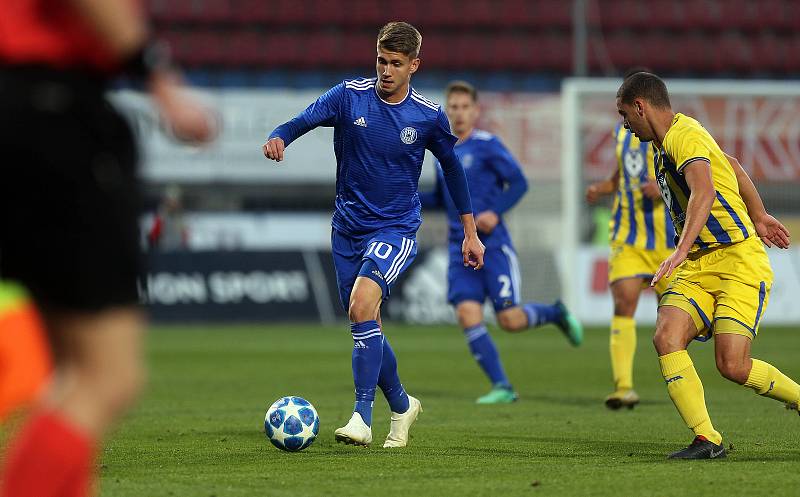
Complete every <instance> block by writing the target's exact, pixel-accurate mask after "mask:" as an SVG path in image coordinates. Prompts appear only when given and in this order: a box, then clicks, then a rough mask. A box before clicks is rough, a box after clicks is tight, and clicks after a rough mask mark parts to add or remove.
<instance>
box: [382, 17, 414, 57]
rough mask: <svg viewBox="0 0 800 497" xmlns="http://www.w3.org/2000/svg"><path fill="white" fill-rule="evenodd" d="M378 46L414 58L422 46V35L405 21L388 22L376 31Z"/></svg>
mask: <svg viewBox="0 0 800 497" xmlns="http://www.w3.org/2000/svg"><path fill="white" fill-rule="evenodd" d="M378 48H382V49H384V50H386V51H388V52H397V53H401V54H403V55H405V56H407V57H409V58H412V59H416V58H417V57H419V51H420V48H422V35H421V34H420V33H419V31H417V28H415V27H414V26H412V25H411V24H409V23H407V22H390V23H387V24H386V25H385V26H383V27H382V28H381V30H380V31H378Z"/></svg>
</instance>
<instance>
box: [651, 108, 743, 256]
mask: <svg viewBox="0 0 800 497" xmlns="http://www.w3.org/2000/svg"><path fill="white" fill-rule="evenodd" d="M661 145H662V146H661V149H660V150H657V151H656V154H657V157H656V178H657V179H658V184H659V187H660V188H661V194H662V195H663V197H664V201H665V202H666V203H667V205H668V206H669V209H670V213H671V214H672V222H673V224H674V225H675V229H676V231H677V232H678V235H679V236H680V233H681V231H683V223H684V221H685V220H686V205H687V204H688V203H689V195H690V193H691V191H690V190H689V186H688V184H687V183H686V178H685V177H684V176H683V168H685V167H686V165H687V164H689V163H690V162H693V161H696V160H700V161H704V162H707V163H708V164H709V165H710V167H711V178H712V180H713V181H714V188H715V189H716V191H717V197H716V199H715V200H714V204H713V205H712V206H711V214H709V216H708V221H706V225H705V226H704V227H703V229H702V230H701V231H700V235H699V236H698V237H697V239H696V240H695V243H694V245H692V248H691V251H694V250H697V249H704V248H711V247H716V246H719V245H722V244H730V243H736V242H740V241H742V240H745V239H747V238H750V237H751V236H756V230H755V228H754V227H753V222H752V221H751V220H750V216H749V215H748V214H747V206H745V203H744V199H742V196H741V194H740V193H739V182H738V181H737V180H736V173H735V172H734V170H733V167H731V164H730V163H729V162H728V159H727V158H726V157H725V154H723V153H722V150H721V149H720V148H719V145H717V142H716V141H714V138H712V137H711V134H709V132H708V131H706V129H705V128H703V126H702V125H701V124H700V123H699V122H697V121H696V120H695V119H692V118H691V117H688V116H686V115H684V114H680V113H678V114H675V118H674V119H673V120H672V125H671V126H670V128H669V130H667V134H666V136H665V137H664V142H663V143H662V144H661ZM654 148H655V147H654Z"/></svg>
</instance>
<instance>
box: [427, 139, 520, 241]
mask: <svg viewBox="0 0 800 497" xmlns="http://www.w3.org/2000/svg"><path fill="white" fill-rule="evenodd" d="M455 152H456V155H458V158H459V159H460V161H461V164H462V165H463V166H464V172H465V173H466V175H467V183H468V184H469V191H470V196H471V198H472V206H473V210H474V213H475V214H476V215H477V214H480V213H481V212H483V211H494V212H495V213H497V214H498V216H500V222H499V223H498V224H497V227H495V229H494V231H492V233H491V234H488V235H487V234H486V233H479V235H480V237H481V241H482V242H483V243H484V245H486V247H500V246H502V245H503V244H507V243H509V236H508V230H507V229H506V225H505V223H504V222H503V218H502V214H503V213H504V212H506V211H507V210H509V209H510V208H511V207H513V206H514V204H516V203H517V201H519V199H520V198H522V196H523V195H524V194H525V192H526V191H527V189H528V182H527V180H526V179H525V176H524V175H523V174H522V169H521V168H520V166H519V163H517V161H516V160H514V157H513V156H512V155H511V153H510V152H509V151H508V149H506V147H505V146H504V145H503V143H502V142H501V141H500V140H499V139H498V138H497V137H496V136H494V135H492V134H491V133H489V132H487V131H482V130H477V129H476V130H474V131H473V132H472V133H471V134H470V136H469V137H468V138H467V139H466V140H464V141H463V142H461V143H458V144H457V145H456V147H455ZM436 173H437V174H436V188H435V190H434V191H433V192H430V193H422V194H421V198H422V202H423V206H424V207H426V208H428V207H444V208H445V210H446V211H447V217H448V221H449V225H450V234H449V238H450V241H451V242H452V243H459V244H460V243H461V240H462V239H463V232H462V229H461V224H460V222H459V217H458V212H457V210H456V208H455V205H453V202H452V200H451V199H450V196H449V195H447V185H446V184H445V182H444V177H443V174H442V168H441V167H440V166H439V165H438V164H437V169H436Z"/></svg>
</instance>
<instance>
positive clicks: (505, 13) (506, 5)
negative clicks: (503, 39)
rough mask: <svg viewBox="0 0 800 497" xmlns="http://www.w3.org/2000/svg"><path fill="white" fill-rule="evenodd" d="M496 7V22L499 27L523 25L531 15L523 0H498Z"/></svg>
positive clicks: (530, 10)
mask: <svg viewBox="0 0 800 497" xmlns="http://www.w3.org/2000/svg"><path fill="white" fill-rule="evenodd" d="M497 9H498V12H497V22H498V25H499V26H500V27H501V28H502V27H518V26H525V25H526V24H527V22H528V19H529V18H530V17H532V15H533V14H532V9H531V8H530V6H529V5H528V3H527V2H526V1H525V0H506V1H503V2H500V5H499V6H498V7H497Z"/></svg>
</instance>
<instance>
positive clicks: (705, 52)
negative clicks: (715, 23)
mask: <svg viewBox="0 0 800 497" xmlns="http://www.w3.org/2000/svg"><path fill="white" fill-rule="evenodd" d="M710 43H711V42H710V41H709V39H708V37H706V36H703V35H701V34H699V33H692V34H688V35H686V36H684V37H682V38H681V47H682V49H681V51H680V53H679V54H678V56H677V57H676V64H677V68H678V69H684V70H687V71H689V72H691V73H696V74H704V73H710V72H711V71H712V67H713V66H714V60H715V59H716V58H717V56H716V54H715V53H714V51H713V50H711V45H710Z"/></svg>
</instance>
